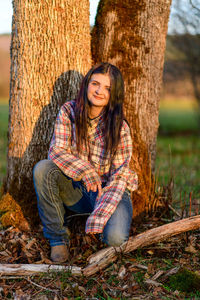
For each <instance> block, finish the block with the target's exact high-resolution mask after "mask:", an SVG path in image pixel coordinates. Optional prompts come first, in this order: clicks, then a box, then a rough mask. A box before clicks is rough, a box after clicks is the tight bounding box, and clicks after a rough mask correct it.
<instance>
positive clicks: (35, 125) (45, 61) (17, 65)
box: [0, 0, 91, 225]
mask: <svg viewBox="0 0 200 300" xmlns="http://www.w3.org/2000/svg"><path fill="white" fill-rule="evenodd" d="M13 12H14V13H13V24H12V42H11V81H10V99H9V129H8V154H7V155H8V156H7V161H8V166H7V178H6V182H5V184H4V197H3V198H2V201H1V204H0V209H4V210H6V209H8V208H9V210H10V211H11V210H12V211H13V212H12V214H11V216H10V214H8V213H7V214H5V215H4V216H3V219H2V221H4V222H6V223H7V225H9V223H12V222H14V223H19V224H25V223H23V221H22V220H20V218H23V214H24V215H25V216H26V217H31V218H33V216H34V214H33V210H32V209H33V207H35V206H36V205H35V203H36V201H35V193H34V189H33V181H32V170H33V166H34V165H35V163H36V162H38V161H39V160H41V159H44V158H46V157H47V151H48V148H49V143H50V139H51V137H52V133H53V127H54V121H55V118H56V115H57V113H58V110H59V108H60V106H61V105H62V104H63V102H65V101H66V100H71V99H73V98H75V96H76V94H77V90H78V88H79V84H80V80H81V78H82V75H84V74H85V73H86V71H87V70H88V69H89V68H90V67H91V53H90V25H89V0H83V1H78V2H77V1H76V2H74V0H67V1H66V0H55V1H42V4H41V3H40V1H31V2H30V1H25V0H14V1H13ZM6 193H7V194H6ZM5 194H6V196H5ZM21 208H22V213H21V215H20V209H21ZM16 210H18V213H19V214H18V215H16ZM12 220H13V221H12Z"/></svg>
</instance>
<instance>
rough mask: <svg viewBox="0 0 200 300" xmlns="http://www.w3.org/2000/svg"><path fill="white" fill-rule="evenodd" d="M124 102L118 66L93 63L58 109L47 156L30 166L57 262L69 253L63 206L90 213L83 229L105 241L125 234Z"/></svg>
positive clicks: (129, 174) (132, 184) (128, 144)
mask: <svg viewBox="0 0 200 300" xmlns="http://www.w3.org/2000/svg"><path fill="white" fill-rule="evenodd" d="M123 101H124V82H123V78H122V75H121V72H120V71H119V69H118V68H117V67H115V66H113V65H111V64H109V63H99V64H97V65H95V66H94V67H93V68H91V69H90V70H89V72H88V73H87V75H86V76H85V77H84V79H83V82H82V85H81V88H80V91H79V94H78V97H77V99H76V100H73V101H69V102H66V103H65V104H64V105H63V106H62V107H61V109H60V112H59V114H58V117H57V120H56V124H55V129H54V135H53V138H52V141H51V145H50V149H49V154H48V160H42V161H40V162H39V163H37V165H36V166H35V167H34V172H33V173H34V185H35V190H36V194H37V200H38V210H39V215H40V218H41V221H42V224H43V232H44V236H45V237H46V238H47V239H48V240H49V242H50V246H51V259H52V260H53V261H55V262H64V261H66V260H67V258H68V247H67V244H68V243H67V242H68V239H69V236H68V234H67V232H68V231H67V227H66V224H65V222H64V216H65V212H66V209H70V210H71V211H73V212H75V213H80V214H81V213H90V215H89V217H88V219H87V222H86V227H85V231H86V233H91V234H100V236H101V238H102V241H103V242H105V243H106V244H107V245H110V246H119V245H120V244H121V243H123V242H125V241H126V240H128V238H129V231H130V225H131V220H132V203H131V197H130V191H133V190H135V189H136V188H137V175H136V173H134V172H133V171H131V170H130V169H129V162H130V159H131V154H132V140H131V135H130V128H129V125H128V123H127V122H126V120H125V119H124V115H123Z"/></svg>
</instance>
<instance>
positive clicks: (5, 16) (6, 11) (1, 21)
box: [0, 0, 199, 34]
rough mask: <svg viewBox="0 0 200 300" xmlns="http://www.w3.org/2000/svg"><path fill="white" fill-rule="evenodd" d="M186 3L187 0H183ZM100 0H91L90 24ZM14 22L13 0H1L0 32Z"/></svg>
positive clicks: (3, 31)
mask: <svg viewBox="0 0 200 300" xmlns="http://www.w3.org/2000/svg"><path fill="white" fill-rule="evenodd" d="M181 1H182V3H183V4H184V3H185V1H186V0H181ZM195 1H197V2H198V1H199V0H195ZM98 3H99V0H90V24H91V25H94V21H95V15H96V10H97V6H98ZM173 3H174V2H172V9H171V16H172V15H173V11H174V7H173ZM183 6H185V4H184V5H183ZM11 23H12V0H0V34H2V33H11ZM173 28H174V24H173V19H172V18H170V21H169V26H168V32H169V33H170V32H171V31H172V29H173Z"/></svg>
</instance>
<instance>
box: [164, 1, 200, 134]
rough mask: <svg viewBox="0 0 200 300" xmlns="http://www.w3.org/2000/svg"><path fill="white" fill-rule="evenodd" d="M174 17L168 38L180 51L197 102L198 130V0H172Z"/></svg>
mask: <svg viewBox="0 0 200 300" xmlns="http://www.w3.org/2000/svg"><path fill="white" fill-rule="evenodd" d="M172 17H173V19H174V22H173V27H172V28H171V31H172V34H171V35H170V40H171V42H172V44H173V45H174V47H175V48H176V49H178V50H179V51H180V53H182V56H183V58H182V62H184V66H185V69H186V71H187V73H188V74H189V77H190V80H191V83H192V86H193V90H194V96H195V98H196V100H197V102H198V120H199V122H198V123H199V130H200V4H199V0H184V5H183V1H180V0H174V1H173V10H172Z"/></svg>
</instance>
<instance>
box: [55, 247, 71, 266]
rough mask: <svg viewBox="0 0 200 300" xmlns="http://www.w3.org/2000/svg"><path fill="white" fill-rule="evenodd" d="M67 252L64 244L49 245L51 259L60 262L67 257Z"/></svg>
mask: <svg viewBox="0 0 200 300" xmlns="http://www.w3.org/2000/svg"><path fill="white" fill-rule="evenodd" d="M68 256H69V252H68V249H67V246H66V245H58V246H53V247H51V260H52V261H54V262H58V263H62V262H65V261H66V260H67V259H68Z"/></svg>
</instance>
